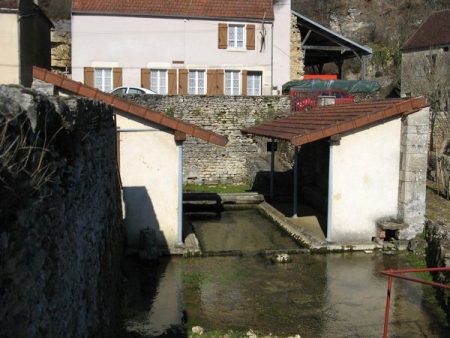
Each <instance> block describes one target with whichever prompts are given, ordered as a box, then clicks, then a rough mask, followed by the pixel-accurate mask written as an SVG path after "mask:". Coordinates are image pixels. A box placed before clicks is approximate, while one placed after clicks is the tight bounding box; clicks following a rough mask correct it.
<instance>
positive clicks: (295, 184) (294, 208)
mask: <svg viewBox="0 0 450 338" xmlns="http://www.w3.org/2000/svg"><path fill="white" fill-rule="evenodd" d="M297 190H298V146H295V153H294V186H293V194H294V195H293V212H292V218H297V207H298V202H297V198H298V196H297V195H298V192H297Z"/></svg>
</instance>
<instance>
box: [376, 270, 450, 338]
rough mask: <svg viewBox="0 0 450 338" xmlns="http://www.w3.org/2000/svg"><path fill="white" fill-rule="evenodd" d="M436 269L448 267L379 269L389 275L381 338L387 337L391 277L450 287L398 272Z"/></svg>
mask: <svg viewBox="0 0 450 338" xmlns="http://www.w3.org/2000/svg"><path fill="white" fill-rule="evenodd" d="M437 271H450V267H447V268H424V269H405V270H392V269H391V270H385V271H381V273H382V274H383V275H386V276H389V279H388V289H387V296H386V313H385V316H384V334H383V338H387V331H388V323H389V307H390V305H391V289H392V278H399V279H404V280H409V281H411V282H416V283H421V284H427V285H432V286H435V287H438V288H443V289H450V285H447V284H442V283H436V282H431V281H427V280H424V279H420V278H415V277H409V276H402V275H400V274H403V273H413V272H437Z"/></svg>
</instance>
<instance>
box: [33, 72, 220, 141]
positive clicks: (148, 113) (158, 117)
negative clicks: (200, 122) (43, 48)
mask: <svg viewBox="0 0 450 338" xmlns="http://www.w3.org/2000/svg"><path fill="white" fill-rule="evenodd" d="M33 77H34V78H35V79H39V80H42V81H45V82H47V83H51V84H53V85H55V86H57V87H59V88H62V89H64V90H66V91H69V92H71V93H74V94H76V95H80V96H85V97H89V98H91V99H97V100H101V101H103V102H105V103H107V104H110V105H112V106H114V108H117V109H120V110H122V111H124V112H126V113H128V114H130V115H133V116H137V117H140V118H142V119H144V120H147V121H150V122H153V123H156V124H159V125H160V126H164V127H167V128H169V129H172V130H174V131H179V132H182V133H185V134H188V135H191V136H193V137H196V138H199V139H201V140H204V141H207V142H209V143H213V144H216V145H219V146H224V145H226V144H227V143H228V139H227V138H226V137H225V136H221V135H219V134H216V133H214V132H212V131H209V130H206V129H203V128H200V127H197V126H195V125H193V124H190V123H186V122H183V121H181V120H179V119H175V118H172V117H169V116H167V115H165V114H163V113H160V112H156V111H153V110H151V109H148V108H146V107H142V106H139V105H137V104H134V103H131V102H129V101H127V100H124V99H120V98H118V97H116V96H114V95H110V94H108V93H104V92H102V91H100V90H98V89H96V88H92V87H89V86H86V85H84V84H82V83H81V82H76V81H73V80H70V79H67V78H65V77H64V76H61V75H58V74H55V73H52V72H49V71H48V70H45V69H42V68H38V67H33Z"/></svg>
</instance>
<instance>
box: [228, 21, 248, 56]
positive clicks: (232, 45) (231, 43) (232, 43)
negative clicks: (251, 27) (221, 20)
mask: <svg viewBox="0 0 450 338" xmlns="http://www.w3.org/2000/svg"><path fill="white" fill-rule="evenodd" d="M245 27H246V26H245V25H244V24H229V25H228V30H227V33H228V37H227V45H228V49H239V50H240V49H245V48H246V29H245ZM239 30H240V31H241V33H242V39H239V38H238V36H239ZM239 44H241V46H239Z"/></svg>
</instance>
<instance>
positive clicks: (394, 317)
mask: <svg viewBox="0 0 450 338" xmlns="http://www.w3.org/2000/svg"><path fill="white" fill-rule="evenodd" d="M193 225H194V228H195V231H196V234H197V236H198V238H199V241H200V244H201V246H202V249H203V250H204V251H206V252H217V251H220V252H227V253H230V252H236V251H237V250H238V251H239V252H240V255H238V256H225V257H223V256H213V255H212V256H209V257H196V258H182V257H172V258H169V257H164V258H160V260H159V264H158V265H155V266H153V267H146V268H142V267H141V268H139V266H138V265H137V263H136V262H133V261H132V260H130V262H129V265H128V281H127V283H126V293H125V294H126V296H125V298H126V301H127V302H126V307H125V311H124V313H125V314H124V317H125V326H126V328H127V330H128V331H129V332H134V333H136V334H138V335H139V337H158V336H162V335H164V334H165V336H175V332H178V333H179V336H183V334H182V331H183V330H182V328H183V327H184V325H185V324H186V325H185V326H186V327H187V328H188V329H189V328H190V327H192V326H196V325H199V326H202V327H203V328H204V329H205V331H206V332H208V331H211V330H222V331H227V330H230V329H232V330H234V331H242V332H244V333H245V332H247V331H248V330H250V329H251V330H253V331H254V332H257V333H258V336H268V335H269V334H272V335H277V336H290V335H291V336H292V335H296V334H298V335H300V336H301V337H302V338H308V337H315V338H320V337H327V338H328V337H382V336H383V325H384V315H385V305H386V290H387V276H384V275H382V274H380V271H382V270H387V269H405V268H409V267H410V266H409V265H408V263H407V261H406V260H405V257H404V254H396V253H383V252H373V253H361V252H358V253H356V252H355V253H342V254H341V253H339V254H336V253H335V254H326V255H325V254H305V253H298V254H292V255H291V257H292V261H291V262H290V263H272V262H271V259H270V257H271V256H270V255H266V254H262V252H265V251H264V250H279V249H284V250H291V251H295V249H299V247H298V245H297V243H296V242H295V241H293V240H292V238H291V237H289V236H286V235H285V234H283V233H282V232H281V231H280V230H279V229H278V228H277V227H276V226H274V225H273V224H272V223H270V222H269V221H267V220H266V219H265V218H263V217H262V216H261V215H259V214H258V212H257V211H255V210H243V211H225V212H223V213H222V214H221V216H220V218H213V219H201V220H195V219H194V220H193ZM443 317H444V316H443V315H442V312H441V311H440V309H438V308H437V307H436V303H435V301H434V293H433V290H432V288H431V287H428V286H425V285H422V284H416V283H412V282H409V281H403V280H399V279H394V283H393V291H392V296H391V306H390V321H389V331H388V333H389V337H449V336H450V334H449V331H448V328H447V326H446V323H445V320H444V318H443ZM169 332H171V333H169ZM168 333H169V334H168ZM184 336H185V335H184Z"/></svg>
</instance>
